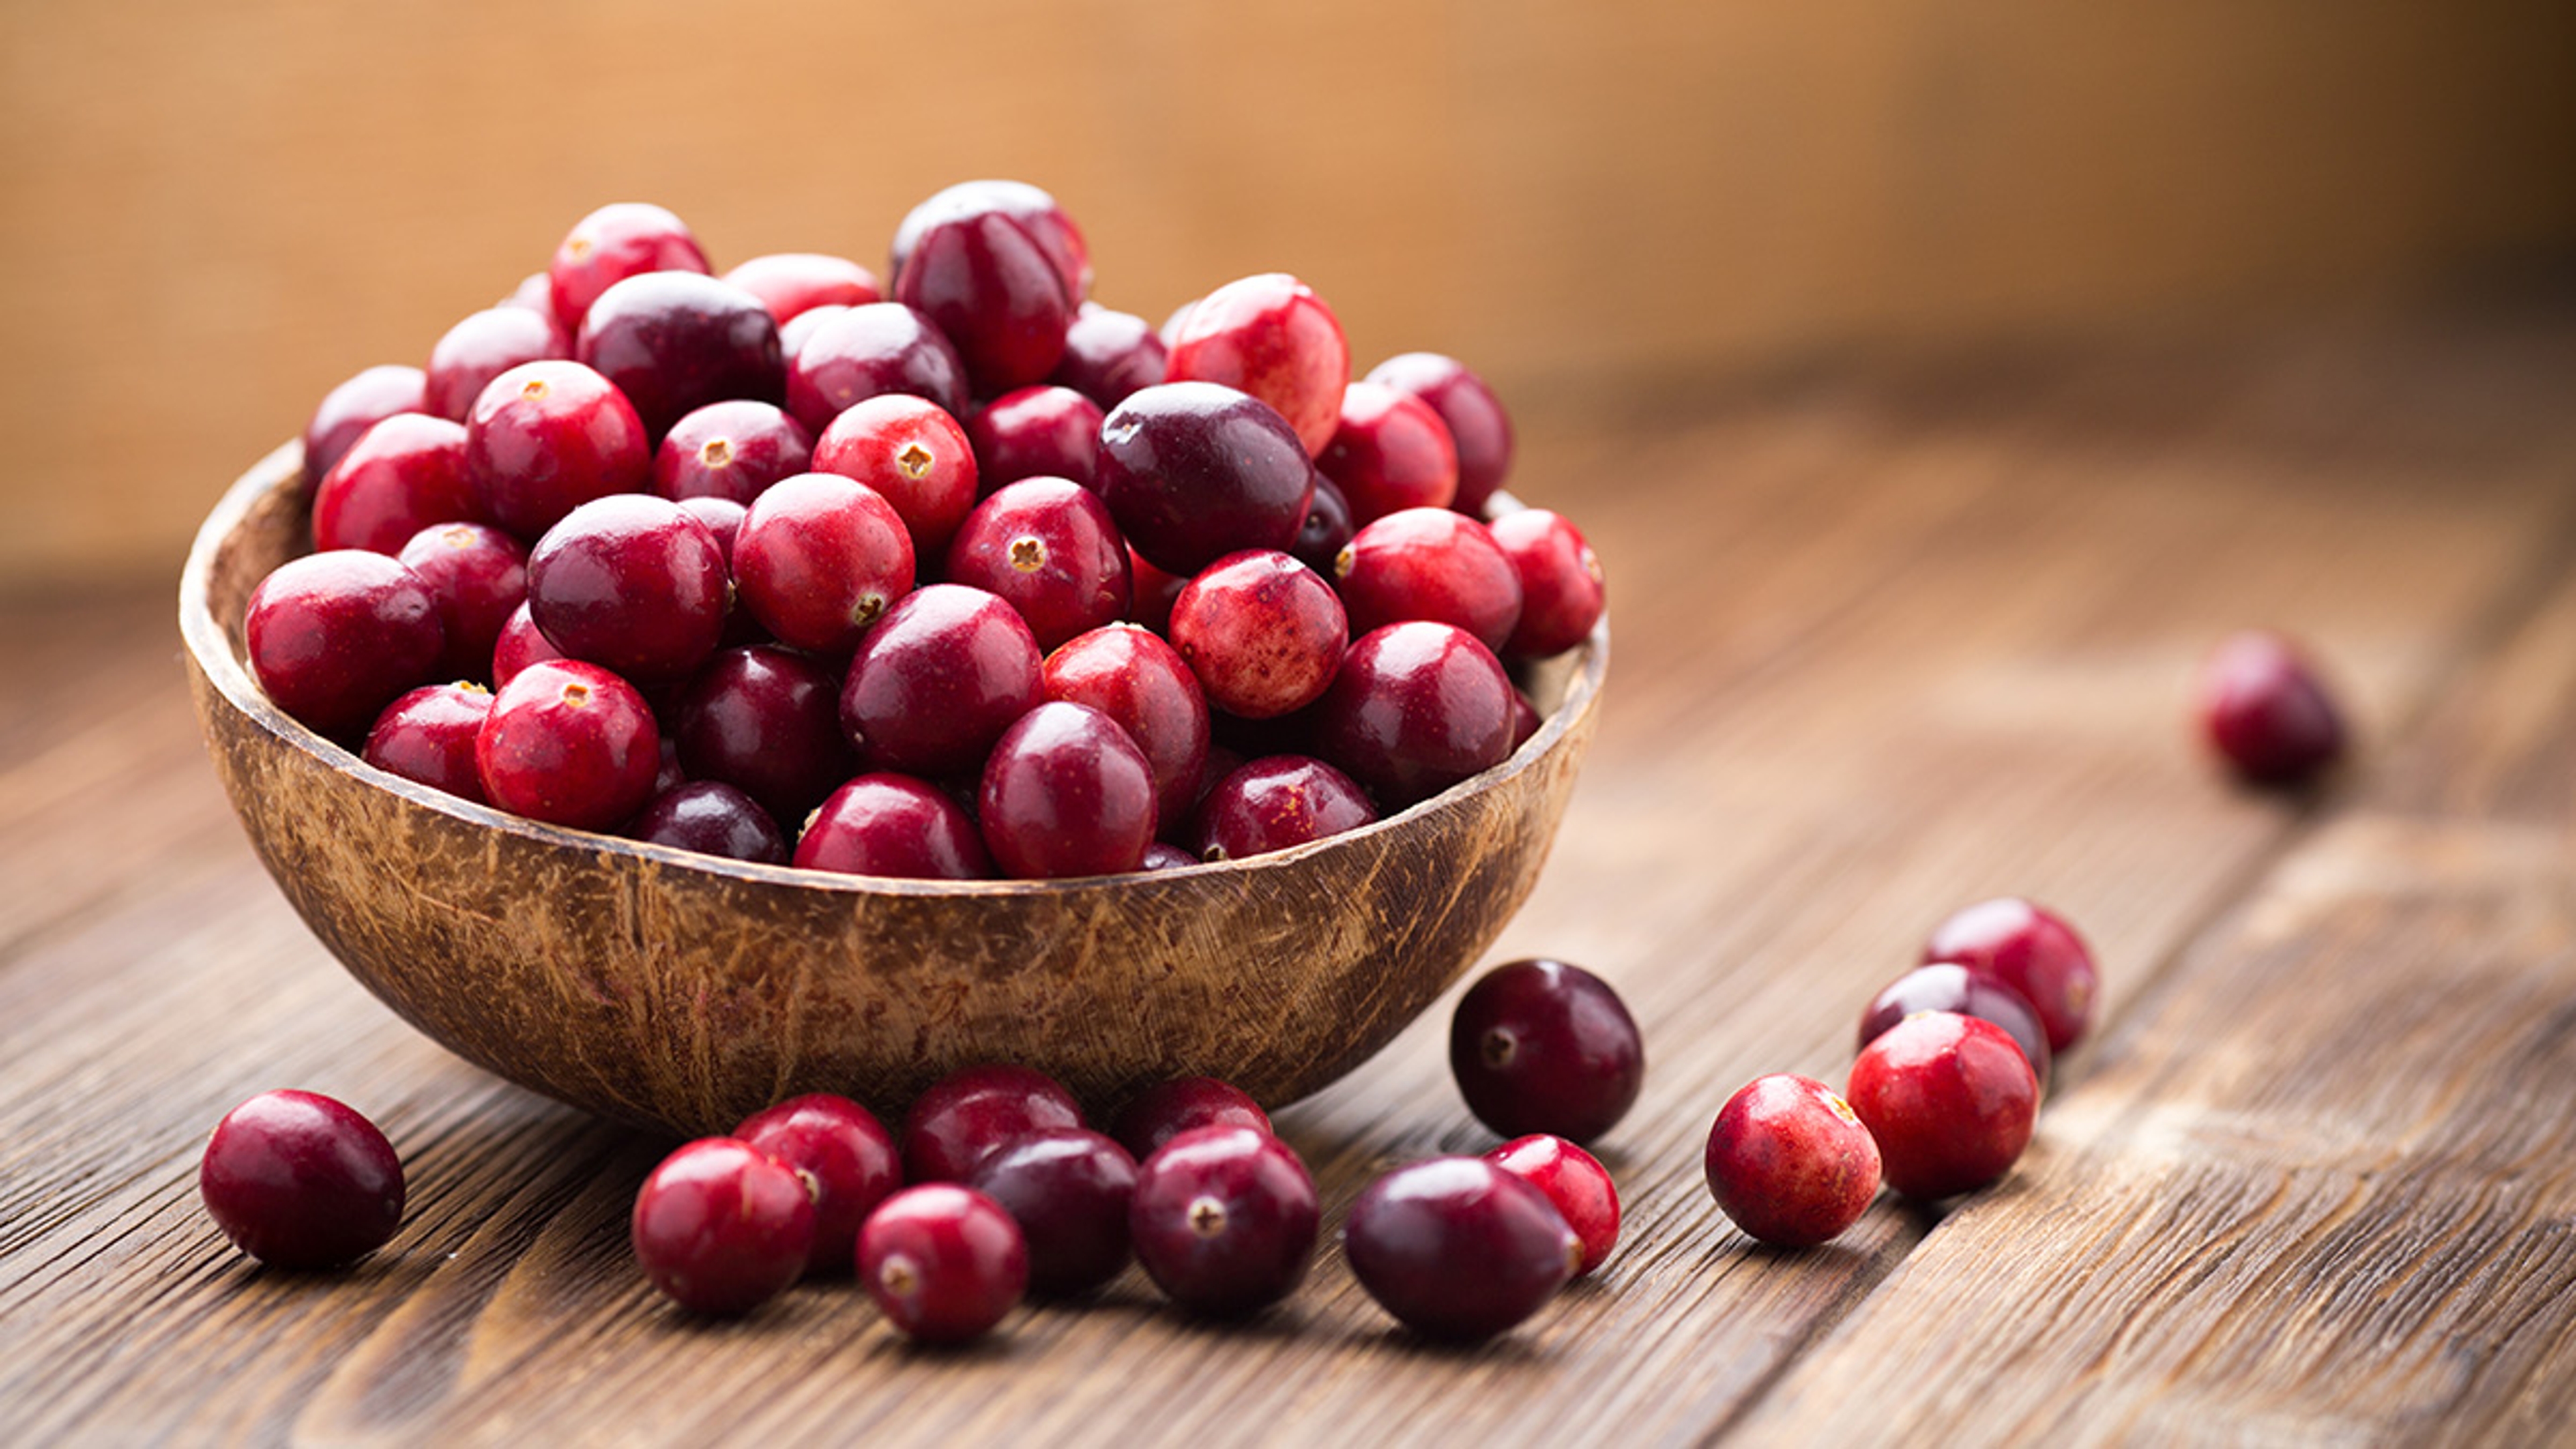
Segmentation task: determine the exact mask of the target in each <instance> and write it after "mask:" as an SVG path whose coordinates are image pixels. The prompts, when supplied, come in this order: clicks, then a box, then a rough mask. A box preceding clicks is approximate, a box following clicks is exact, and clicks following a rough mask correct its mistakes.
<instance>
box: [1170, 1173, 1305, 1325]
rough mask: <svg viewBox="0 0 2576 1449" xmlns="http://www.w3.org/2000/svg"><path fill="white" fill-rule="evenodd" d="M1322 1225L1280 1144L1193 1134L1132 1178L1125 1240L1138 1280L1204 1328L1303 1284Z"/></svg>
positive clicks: (1302, 1177) (1248, 1311) (1302, 1181)
mask: <svg viewBox="0 0 2576 1449" xmlns="http://www.w3.org/2000/svg"><path fill="white" fill-rule="evenodd" d="M1321 1221H1322V1213H1321V1209H1320V1205H1319V1204H1318V1203H1317V1201H1316V1197H1315V1180H1314V1179H1313V1178H1312V1177H1310V1176H1308V1175H1307V1173H1306V1164H1305V1163H1303V1162H1301V1161H1299V1160H1298V1158H1297V1154H1296V1152H1295V1151H1294V1150H1292V1149H1291V1148H1290V1147H1289V1146H1288V1144H1287V1143H1285V1142H1282V1141H1280V1140H1279V1139H1278V1138H1276V1137H1273V1136H1271V1135H1270V1134H1269V1133H1267V1132H1263V1131H1260V1130H1257V1129H1255V1128H1251V1127H1241V1126H1213V1127H1199V1128H1195V1129H1192V1130H1191V1131H1188V1132H1184V1133H1182V1134H1180V1135H1179V1136H1177V1137H1174V1138H1173V1139H1172V1140H1170V1141H1169V1142H1166V1143H1164V1144H1163V1145H1162V1147H1161V1148H1159V1149H1157V1150H1156V1151H1155V1153H1154V1154H1153V1155H1152V1156H1151V1157H1148V1158H1146V1159H1145V1161H1144V1162H1143V1163H1141V1164H1140V1165H1139V1166H1138V1167H1137V1169H1136V1191H1135V1195H1134V1196H1133V1197H1132V1198H1130V1199H1129V1201H1128V1209H1127V1233H1128V1238H1129V1241H1130V1242H1131V1243H1132V1244H1133V1246H1134V1248H1135V1251H1136V1261H1137V1262H1138V1263H1141V1264H1143V1265H1144V1269H1145V1275H1146V1276H1147V1277H1149V1278H1151V1279H1153V1280H1154V1286H1155V1287H1157V1288H1160V1289H1162V1290H1163V1295H1164V1296H1165V1297H1167V1298H1169V1299H1171V1300H1172V1301H1173V1302H1174V1303H1177V1304H1179V1305H1180V1306H1181V1307H1183V1308H1185V1309H1187V1310H1189V1311H1190V1312H1192V1313H1196V1314H1199V1315H1201V1316H1203V1317H1209V1318H1240V1317H1245V1316H1248V1315H1250V1314H1253V1313H1257V1312H1259V1311H1261V1310H1262V1309H1264V1308H1267V1307H1269V1306H1270V1305H1271V1304H1273V1303H1276V1302H1278V1301H1279V1300H1280V1299H1282V1298H1285V1297H1287V1296H1288V1295H1289V1294H1290V1293H1292V1292H1294V1291H1295V1290H1296V1287H1297V1285H1298V1284H1299V1283H1301V1282H1303V1281H1305V1277H1306V1265H1307V1264H1308V1263H1309V1262H1310V1261H1312V1259H1313V1257H1314V1253H1315V1233H1316V1230H1317V1228H1318V1226H1319V1224H1320V1223H1321Z"/></svg>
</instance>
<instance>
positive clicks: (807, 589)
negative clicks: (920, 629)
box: [733, 473, 913, 655]
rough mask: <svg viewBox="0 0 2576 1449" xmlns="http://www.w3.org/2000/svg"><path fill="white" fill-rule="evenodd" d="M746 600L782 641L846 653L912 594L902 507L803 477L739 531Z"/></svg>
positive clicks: (737, 574) (816, 476) (773, 494)
mask: <svg viewBox="0 0 2576 1449" xmlns="http://www.w3.org/2000/svg"><path fill="white" fill-rule="evenodd" d="M733 580H734V586H735V588H736V590H737V601H738V602H739V603H740V604H741V606H742V607H743V608H745V609H747V610H749V611H750V612H751V616H752V617H753V618H755V619H758V620H759V621H760V625H761V627H762V628H764V629H767V630H768V631H769V632H770V633H771V634H773V635H775V636H776V637H777V639H778V641H779V642H780V643H782V644H789V645H793V646H794V647H796V648H799V649H805V650H810V651H812V652H813V653H816V654H824V655H845V654H847V653H849V652H850V650H852V649H854V648H856V647H857V646H858V643H859V639H860V637H861V636H862V635H864V634H866V633H867V632H868V630H869V628H870V627H871V626H873V625H874V624H875V623H876V622H877V621H878V620H879V619H881V618H883V617H884V616H885V614H886V612H887V611H888V610H889V609H892V608H893V607H895V605H896V604H897V603H898V602H899V601H901V600H902V599H904V598H905V597H907V596H908V595H909V594H910V593H911V591H912V580H913V552H912V535H911V533H910V532H908V531H907V530H906V529H905V528H904V526H903V518H902V516H901V515H899V514H897V513H896V512H895V510H894V505H893V504H890V503H888V502H886V501H885V499H884V498H883V497H881V496H879V495H878V493H877V491H876V490H875V489H873V488H870V487H868V486H867V485H866V484H864V483H861V482H859V481H857V480H856V479H852V478H844V477H842V476H841V475H840V474H837V473H799V474H796V475H795V476H794V477H790V478H782V479H780V480H778V481H777V482H776V483H774V484H771V485H770V487H769V488H768V490H767V491H766V492H763V493H762V494H761V495H760V496H759V497H758V498H755V499H753V500H752V501H751V507H750V508H749V509H748V510H746V511H745V512H744V514H743V518H742V527H741V529H740V530H739V531H737V532H736V533H735V534H734V540H733Z"/></svg>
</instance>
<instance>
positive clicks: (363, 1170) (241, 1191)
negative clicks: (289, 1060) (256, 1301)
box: [197, 1091, 403, 1268]
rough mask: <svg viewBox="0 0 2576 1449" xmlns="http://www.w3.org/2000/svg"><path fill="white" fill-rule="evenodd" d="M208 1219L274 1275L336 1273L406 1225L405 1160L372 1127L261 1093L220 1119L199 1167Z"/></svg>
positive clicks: (310, 1098)
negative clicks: (308, 1271)
mask: <svg viewBox="0 0 2576 1449" xmlns="http://www.w3.org/2000/svg"><path fill="white" fill-rule="evenodd" d="M197 1191H198V1193H199V1194H200V1195H202V1196H203V1197H204V1198H205V1202H206V1213H207V1215H208V1216H210V1217H212V1218H213V1219H214V1220H215V1226H216V1227H218V1228H221V1229H223V1233H224V1236H225V1237H227V1238H230V1239H232V1242H233V1246H234V1247H237V1248H239V1249H241V1250H242V1251H243V1252H245V1253H248V1254H250V1255H251V1256H252V1257H254V1258H257V1259H259V1260H260V1261H261V1262H263V1263H267V1264H269V1265H271V1266H273V1267H278V1268H336V1267H339V1266H340V1265H342V1264H344V1263H352V1262H355V1261H357V1260H358V1259H360V1258H363V1257H365V1256H366V1255H367V1254H369V1253H372V1252H374V1251H375V1250H376V1249H378V1248H381V1247H383V1246H384V1245H385V1244H386V1243H387V1242H390V1241H391V1240H392V1239H393V1235H394V1229H395V1228H397V1227H399V1226H401V1225H402V1210H403V1174H402V1160H401V1159H400V1158H398V1157H396V1156H395V1155H394V1149H393V1144H392V1143H390V1142H387V1141H386V1140H385V1134H384V1133H382V1132H379V1131H377V1130H376V1124H374V1123H373V1122H370V1121H368V1120H367V1119H366V1118H364V1117H362V1116H360V1115H359V1114H358V1113H357V1112H356V1111H354V1110H352V1109H351V1108H349V1107H348V1106H347V1105H345V1104H343V1103H340V1102H337V1101H334V1100H332V1099H331V1098H329V1097H325V1096H322V1095H321V1094H319V1093H316V1092H295V1091H283V1092H262V1093H260V1094H259V1095H258V1096H256V1097H253V1098H251V1099H250V1100H249V1101H247V1102H244V1103H242V1104H241V1105H240V1106H238V1107H235V1108H234V1109H232V1110H231V1111H230V1112H227V1113H225V1114H224V1120H223V1121H221V1122H218V1123H216V1124H215V1132H214V1135H213V1136H212V1137H209V1138H208V1139H206V1155H205V1158H204V1160H203V1161H201V1162H200V1163H199V1164H198V1166H197Z"/></svg>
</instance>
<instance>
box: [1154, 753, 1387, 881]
mask: <svg viewBox="0 0 2576 1449" xmlns="http://www.w3.org/2000/svg"><path fill="white" fill-rule="evenodd" d="M1376 820H1377V807H1376V806H1374V805H1372V804H1370V803H1369V798H1368V796H1367V794H1366V793H1364V792H1363V791H1362V790H1361V789H1360V787H1359V782H1358V781H1356V780H1353V779H1352V778H1351V777H1350V776H1348V775H1345V774H1343V773H1342V772H1341V771H1339V770H1336V769H1334V768H1333V767H1332V766H1330V765H1327V764H1325V763H1324V762H1323V761H1321V760H1314V759H1308V758H1307V757H1305V756H1303V755H1269V756H1265V757H1264V758H1261V759H1258V760H1254V761H1253V762H1251V763H1250V764H1248V765H1245V766H1244V767H1243V768H1241V769H1239V770H1236V771H1235V772H1234V773H1233V774H1231V775H1228V776H1226V777H1225V779H1224V780H1223V781H1221V782H1219V783H1218V785H1217V787H1216V788H1215V789H1213V790H1211V791H1209V792H1208V795H1207V798H1206V799H1205V800H1202V801H1200V802H1199V811H1198V847H1199V858H1200V859H1202V860H1243V859H1246V858H1248V857H1250V856H1255V855H1267V854H1269V853H1270V852H1272V851H1274V850H1286V849H1288V848H1289V847H1290V846H1293V845H1303V844H1305V843H1306V842H1308V841H1310V840H1321V839H1323V838H1324V837H1326V836H1328V835H1339V834H1341V833H1342V832H1343V831H1345V830H1357V829H1359V828H1360V827H1361V826H1363V825H1370V824H1374V823H1375V822H1376Z"/></svg>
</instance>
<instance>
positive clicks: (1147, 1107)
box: [1109, 1077, 1270, 1162]
mask: <svg viewBox="0 0 2576 1449" xmlns="http://www.w3.org/2000/svg"><path fill="white" fill-rule="evenodd" d="M1201 1127H1250V1128H1252V1129H1253V1130H1255V1131H1257V1132H1265V1133H1266V1132H1268V1131H1269V1130H1270V1114H1269V1113H1267V1112H1264V1111H1262V1110H1261V1104H1260V1103H1258V1102H1256V1101H1254V1100H1252V1097H1251V1095H1250V1094H1249V1093H1247V1092H1245V1091H1244V1090H1243V1089H1242V1088H1240V1087H1237V1086H1235V1085H1233V1084H1232V1083H1230V1082H1220V1081H1218V1080H1217V1079H1216V1078H1214V1077H1175V1078H1173V1079H1172V1080H1170V1081H1168V1082H1163V1083H1159V1084H1157V1085H1155V1086H1152V1087H1148V1088H1146V1089H1145V1090H1144V1091H1143V1092H1142V1093H1140V1094H1139V1095H1138V1096H1137V1098H1136V1100H1134V1101H1132V1102H1129V1103H1128V1104H1127V1105H1126V1107H1125V1108H1123V1109H1121V1110H1120V1112H1119V1113H1118V1121H1117V1124H1116V1125H1115V1126H1113V1127H1112V1128H1111V1129H1110V1133H1109V1135H1110V1136H1112V1137H1115V1138H1117V1139H1118V1142H1119V1145H1121V1146H1123V1147H1125V1148H1126V1149H1127V1151H1128V1152H1129V1154H1131V1155H1132V1156H1133V1157H1135V1159H1136V1160H1137V1161H1139V1162H1142V1161H1144V1160H1145V1159H1146V1158H1148V1157H1151V1156H1153V1155H1154V1154H1155V1153H1156V1152H1159V1151H1161V1150H1162V1146H1163V1144H1164V1143H1166V1142H1169V1141H1171V1140H1172V1139H1173V1138H1175V1137H1178V1136H1180V1135H1181V1134H1182V1133H1184V1132H1194V1131H1197V1130H1198V1129H1199V1128H1201Z"/></svg>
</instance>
